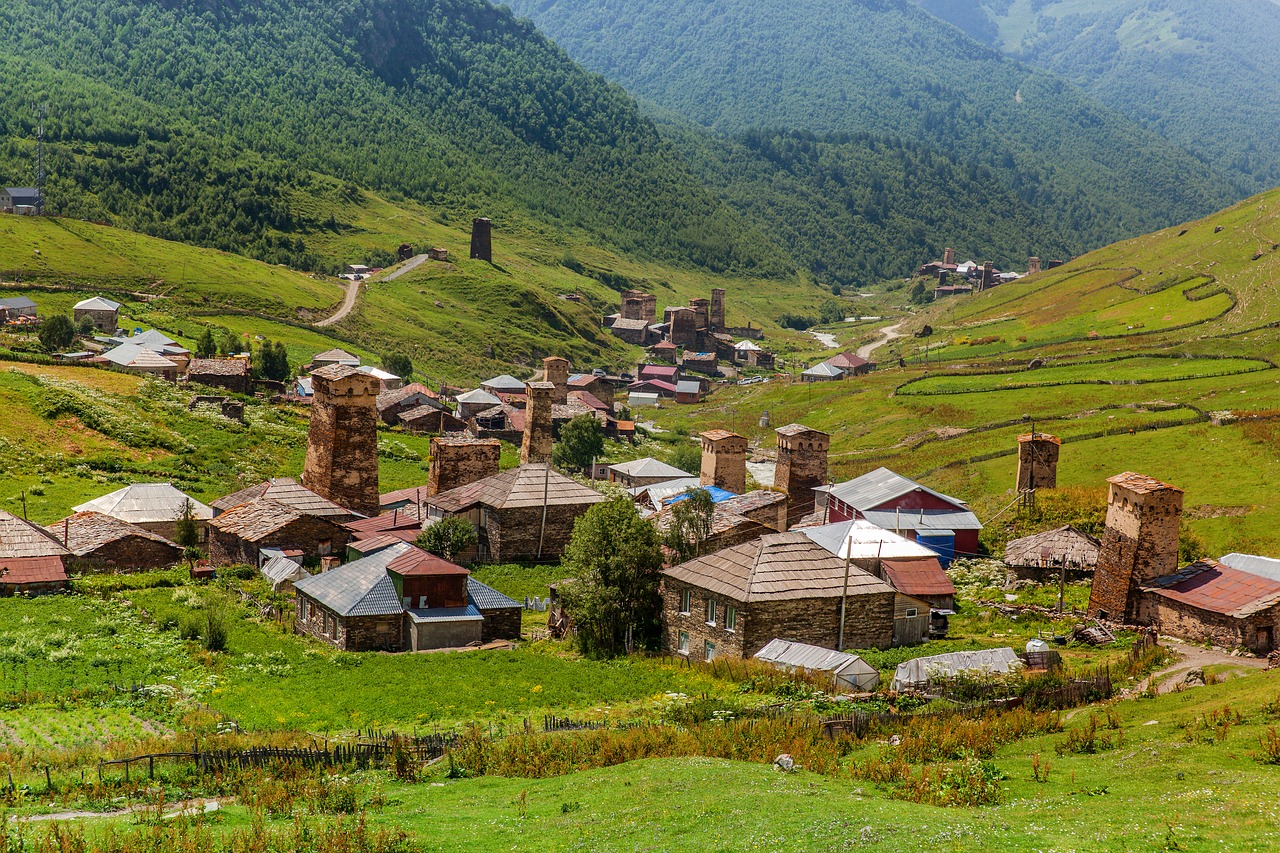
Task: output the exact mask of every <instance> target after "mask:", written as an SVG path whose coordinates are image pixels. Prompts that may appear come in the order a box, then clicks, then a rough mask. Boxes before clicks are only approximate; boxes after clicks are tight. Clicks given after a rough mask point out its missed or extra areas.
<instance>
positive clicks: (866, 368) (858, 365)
mask: <svg viewBox="0 0 1280 853" xmlns="http://www.w3.org/2000/svg"><path fill="white" fill-rule="evenodd" d="M823 364H826V365H829V366H831V367H834V368H835V369H836V370H839V371H840V372H841V373H843V374H844V375H845V376H865V375H866V374H868V373H870V372H871V371H872V369H873V368H874V367H875V365H874V364H872V363H871V362H870V361H867V360H866V359H865V358H863V357H862V356H860V355H857V354H855V353H852V352H842V353H840V354H839V355H836V356H832V357H831V358H829V359H827V360H826V361H825V362H823Z"/></svg>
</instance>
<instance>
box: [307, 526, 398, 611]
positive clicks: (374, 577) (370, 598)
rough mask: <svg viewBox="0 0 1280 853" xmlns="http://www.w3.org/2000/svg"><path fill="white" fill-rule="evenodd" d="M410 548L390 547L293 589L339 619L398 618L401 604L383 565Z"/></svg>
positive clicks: (320, 575) (311, 578)
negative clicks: (350, 617) (352, 617)
mask: <svg viewBox="0 0 1280 853" xmlns="http://www.w3.org/2000/svg"><path fill="white" fill-rule="evenodd" d="M412 547H413V546H412V545H409V544H408V543H403V544H401V545H392V546H391V547H390V548H386V549H384V550H382V551H379V552H378V553H376V554H370V555H369V556H368V557H362V558H360V559H359V560H354V561H352V562H350V563H347V564H346V565H344V566H339V567H338V568H336V569H330V570H329V571H327V572H323V573H322V574H318V575H312V576H311V577H309V578H303V579H302V580H299V581H297V582H295V583H294V585H293V586H294V589H296V590H297V591H298V592H300V593H303V594H305V595H306V596H308V597H309V598H313V599H315V600H316V601H317V602H319V603H320V604H321V605H323V606H324V607H327V608H328V609H330V610H332V611H333V612H334V613H337V614H338V615H339V616H398V615H400V614H401V613H403V612H404V605H403V604H401V602H400V597H399V596H398V595H396V587H395V584H394V583H392V582H391V577H390V576H389V575H388V574H387V563H389V562H391V560H393V559H395V558H396V557H398V556H399V555H400V554H403V553H404V552H405V551H407V550H408V549H410V548H412Z"/></svg>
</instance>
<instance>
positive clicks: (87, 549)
mask: <svg viewBox="0 0 1280 853" xmlns="http://www.w3.org/2000/svg"><path fill="white" fill-rule="evenodd" d="M45 529H46V530H48V531H49V533H50V535H52V536H53V537H54V538H56V539H57V540H58V541H59V542H61V543H62V544H63V546H64V547H66V548H68V549H69V550H70V551H71V554H72V557H71V558H70V559H69V560H68V563H69V566H70V567H71V568H73V569H77V570H79V571H102V570H118V569H158V568H162V567H164V566H172V565H174V564H175V563H177V562H178V561H179V560H181V559H182V548H180V547H178V545H176V544H175V543H173V542H170V541H169V540H168V539H166V538H165V537H163V536H161V535H160V534H158V533H152V532H151V531H150V530H147V529H146V528H144V527H139V526H138V525H136V524H130V523H129V522H127V521H121V520H120V519H118V518H113V517H111V516H109V515H104V514H103V513H100V512H78V513H76V514H75V515H71V516H68V517H66V518H64V519H62V521H58V522H55V523H53V524H50V525H49V526H48V527H46V528H45Z"/></svg>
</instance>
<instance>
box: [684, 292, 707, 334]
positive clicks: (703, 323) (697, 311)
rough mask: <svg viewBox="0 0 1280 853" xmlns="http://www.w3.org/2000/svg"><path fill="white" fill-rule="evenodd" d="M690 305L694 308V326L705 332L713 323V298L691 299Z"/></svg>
mask: <svg viewBox="0 0 1280 853" xmlns="http://www.w3.org/2000/svg"><path fill="white" fill-rule="evenodd" d="M689 307H690V308H692V309H693V317H694V319H693V327H694V328H695V329H697V330H698V331H699V332H705V331H706V330H707V327H708V325H709V324H710V323H711V300H710V299H701V298H699V299H690V300H689Z"/></svg>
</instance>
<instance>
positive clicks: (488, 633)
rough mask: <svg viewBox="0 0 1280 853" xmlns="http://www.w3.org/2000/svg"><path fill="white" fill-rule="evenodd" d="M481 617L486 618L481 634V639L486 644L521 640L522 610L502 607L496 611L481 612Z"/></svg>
mask: <svg viewBox="0 0 1280 853" xmlns="http://www.w3.org/2000/svg"><path fill="white" fill-rule="evenodd" d="M480 615H482V616H484V625H483V627H482V628H481V634H480V639H481V640H483V641H484V642H486V643H487V642H489V641H490V640H518V639H520V618H521V616H522V610H521V608H519V607H502V608H497V609H494V610H481V611H480Z"/></svg>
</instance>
